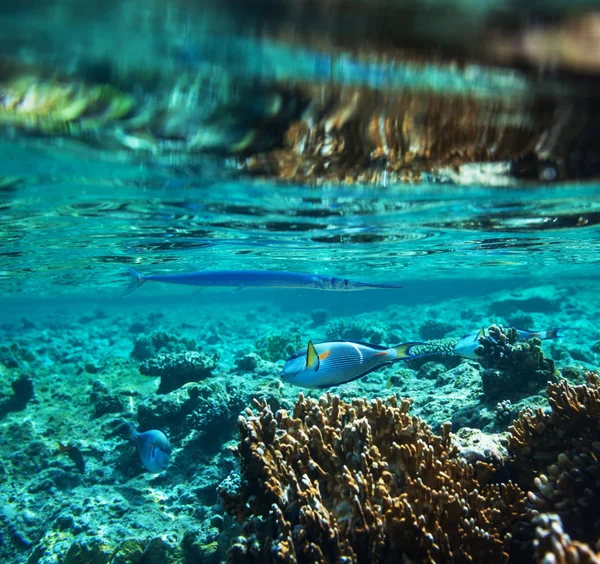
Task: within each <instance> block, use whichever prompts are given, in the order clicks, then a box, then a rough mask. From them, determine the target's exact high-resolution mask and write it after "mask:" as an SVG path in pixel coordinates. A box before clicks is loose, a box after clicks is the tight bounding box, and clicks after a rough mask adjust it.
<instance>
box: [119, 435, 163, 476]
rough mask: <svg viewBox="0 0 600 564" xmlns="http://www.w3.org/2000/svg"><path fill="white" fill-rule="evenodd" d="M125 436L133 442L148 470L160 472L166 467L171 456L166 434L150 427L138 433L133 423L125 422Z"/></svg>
mask: <svg viewBox="0 0 600 564" xmlns="http://www.w3.org/2000/svg"><path fill="white" fill-rule="evenodd" d="M125 426H126V437H127V438H128V439H130V440H132V441H133V442H134V443H135V447H136V449H137V452H138V455H139V457H140V460H141V461H142V464H143V465H144V466H145V467H146V470H148V471H149V472H154V473H157V472H162V471H163V470H166V469H167V466H168V464H169V457H170V456H171V443H170V442H169V438H168V437H167V435H166V434H165V433H164V432H163V431H161V430H159V429H152V430H150V431H145V432H144V433H140V432H139V431H138V430H137V429H136V428H135V425H134V424H133V423H125Z"/></svg>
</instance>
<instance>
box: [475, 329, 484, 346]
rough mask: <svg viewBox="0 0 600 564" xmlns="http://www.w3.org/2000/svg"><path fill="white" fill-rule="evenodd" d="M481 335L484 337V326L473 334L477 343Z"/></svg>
mask: <svg viewBox="0 0 600 564" xmlns="http://www.w3.org/2000/svg"><path fill="white" fill-rule="evenodd" d="M481 337H485V327H482V328H481V329H480V330H479V333H477V335H475V342H476V343H478V342H479V339H481Z"/></svg>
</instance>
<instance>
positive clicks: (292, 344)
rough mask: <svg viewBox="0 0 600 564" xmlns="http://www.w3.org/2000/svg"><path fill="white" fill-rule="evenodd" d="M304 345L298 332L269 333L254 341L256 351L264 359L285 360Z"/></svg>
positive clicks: (272, 360)
mask: <svg viewBox="0 0 600 564" xmlns="http://www.w3.org/2000/svg"><path fill="white" fill-rule="evenodd" d="M303 346H306V343H304V342H303V341H302V339H301V337H300V335H299V334H290V333H270V334H268V335H265V336H264V337H261V338H260V339H259V340H258V341H257V342H256V352H257V354H258V355H259V356H260V357H261V358H262V359H264V360H269V361H271V362H277V361H279V360H287V359H288V358H289V357H290V356H292V355H293V354H294V353H295V352H296V351H297V350H298V349H300V348H302V347H303Z"/></svg>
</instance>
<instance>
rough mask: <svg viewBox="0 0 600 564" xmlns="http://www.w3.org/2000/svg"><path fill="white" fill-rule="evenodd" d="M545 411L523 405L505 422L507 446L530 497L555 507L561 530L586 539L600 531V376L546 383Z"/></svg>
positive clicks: (540, 506) (534, 503)
mask: <svg viewBox="0 0 600 564" xmlns="http://www.w3.org/2000/svg"><path fill="white" fill-rule="evenodd" d="M548 397H549V403H550V407H551V411H550V413H547V412H544V411H542V410H541V409H536V410H531V409H526V410H524V411H523V412H521V414H520V415H519V417H518V419H516V420H515V422H514V424H513V425H512V426H511V427H510V433H511V434H510V436H509V449H510V451H511V452H512V453H513V456H514V466H515V471H516V472H518V473H519V475H520V477H519V482H520V483H521V484H524V485H525V487H528V488H530V489H531V490H532V491H530V492H529V493H528V497H529V502H530V503H531V504H532V506H533V507H534V508H536V509H537V510H540V511H547V512H554V513H558V514H559V515H560V517H561V519H562V521H563V523H564V526H565V529H566V531H567V532H568V533H569V534H571V535H572V536H574V537H576V538H577V539H579V540H583V541H586V542H589V543H593V542H595V541H596V540H597V539H598V538H599V537H600V513H598V505H599V503H600V442H599V441H598V436H599V434H600V378H598V376H597V375H596V374H593V373H588V375H587V385H581V386H572V385H570V384H569V383H568V382H567V381H566V380H561V381H560V382H558V383H551V384H550V385H549V386H548Z"/></svg>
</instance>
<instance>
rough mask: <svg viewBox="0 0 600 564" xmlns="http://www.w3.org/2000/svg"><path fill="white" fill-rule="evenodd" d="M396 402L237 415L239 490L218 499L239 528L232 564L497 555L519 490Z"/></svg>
mask: <svg viewBox="0 0 600 564" xmlns="http://www.w3.org/2000/svg"><path fill="white" fill-rule="evenodd" d="M410 404H411V402H410V400H401V401H400V402H398V401H397V400H396V398H395V397H392V398H390V399H388V400H387V401H385V402H384V401H383V400H381V399H378V400H374V401H371V402H368V401H366V400H361V399H355V400H353V401H352V403H351V404H350V403H344V402H341V401H340V400H339V398H338V397H337V396H332V395H329V394H328V395H327V396H324V397H322V398H321V399H320V400H318V401H317V400H314V399H311V398H304V397H303V396H302V395H300V398H299V400H298V402H297V403H296V405H295V408H294V412H293V414H291V415H290V414H289V413H287V412H286V411H282V410H280V411H278V412H277V413H276V414H273V412H272V411H271V410H270V408H269V407H268V406H267V405H266V404H265V403H264V402H263V403H262V404H258V403H257V405H256V407H257V408H258V410H259V411H258V413H256V414H255V413H253V412H252V411H251V410H247V417H241V418H240V420H239V428H240V433H241V441H240V443H239V446H238V449H237V453H238V454H239V456H240V459H241V471H242V477H243V484H242V486H241V488H240V489H239V491H237V492H235V493H228V492H225V491H223V490H221V492H220V495H221V497H222V498H223V500H224V502H225V506H226V508H227V510H228V511H229V512H230V513H232V514H234V515H235V516H237V518H238V519H239V520H240V521H242V522H244V536H241V537H239V538H238V539H237V540H236V541H235V543H234V544H233V546H232V548H231V550H230V553H229V558H230V561H232V562H238V561H239V562H241V561H244V562H259V561H260V562H268V561H272V562H302V561H307V562H323V563H324V562H334V561H335V562H344V561H345V562H391V561H400V560H401V559H402V558H405V559H409V560H411V561H418V562H472V561H483V559H485V560H490V561H493V562H504V561H506V559H507V557H508V556H507V549H508V543H509V541H510V538H511V530H512V529H513V528H514V527H515V526H516V524H517V522H518V521H519V520H520V519H521V518H522V517H523V516H524V510H525V497H524V494H523V492H522V491H521V490H520V489H519V488H518V486H516V485H514V484H512V483H510V482H509V483H507V484H504V485H501V486H499V485H491V484H488V483H486V482H487V479H486V478H483V477H482V476H485V477H487V476H489V474H490V467H489V465H487V464H483V463H478V465H477V467H475V466H473V465H472V464H470V463H469V462H467V461H466V460H464V459H463V458H461V457H460V456H459V455H458V451H457V449H456V448H455V447H453V446H452V443H451V441H450V426H449V424H447V425H445V426H444V427H443V429H442V435H441V436H436V435H434V434H433V433H432V432H431V430H430V428H429V427H428V426H427V425H425V424H424V423H423V422H422V421H421V420H420V419H419V418H417V417H411V416H410V415H409V413H408V411H409V407H410Z"/></svg>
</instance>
